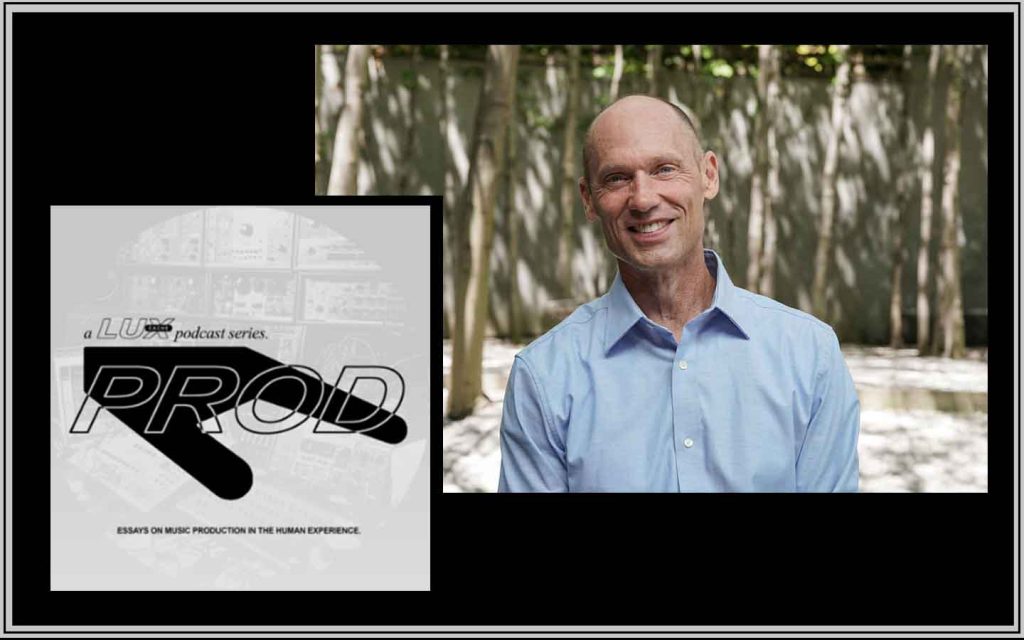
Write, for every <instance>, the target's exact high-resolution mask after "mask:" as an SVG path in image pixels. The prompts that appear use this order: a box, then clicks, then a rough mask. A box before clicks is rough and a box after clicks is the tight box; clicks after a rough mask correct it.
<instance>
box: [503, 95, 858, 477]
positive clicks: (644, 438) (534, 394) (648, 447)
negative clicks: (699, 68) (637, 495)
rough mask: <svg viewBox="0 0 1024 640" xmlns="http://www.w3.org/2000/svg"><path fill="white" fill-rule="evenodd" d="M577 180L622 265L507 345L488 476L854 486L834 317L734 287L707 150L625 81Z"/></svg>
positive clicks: (673, 112)
mask: <svg viewBox="0 0 1024 640" xmlns="http://www.w3.org/2000/svg"><path fill="white" fill-rule="evenodd" d="M583 159H584V177H583V178H581V179H580V183H579V188H580V195H581V196H582V198H583V204H584V210H585V212H586V216H587V219H588V220H590V221H591V222H594V223H599V224H600V225H601V229H602V231H603V233H604V238H605V242H606V244H607V245H608V249H609V250H610V251H611V252H612V254H614V255H615V257H616V259H617V261H618V265H619V273H618V275H617V276H616V278H615V282H614V283H613V284H612V287H611V290H610V291H609V292H608V293H607V294H606V295H604V296H602V297H601V298H599V299H597V300H595V301H593V302H590V303H588V304H585V305H583V306H581V307H580V308H579V309H577V310H576V311H574V312H573V313H572V315H570V316H569V317H568V318H566V319H565V320H564V321H563V322H561V323H560V324H559V325H558V326H556V327H554V328H553V329H551V331H549V332H548V333H546V334H544V335H543V336H541V337H540V338H538V339H537V340H536V341H534V342H533V343H532V344H530V345H529V346H528V347H526V348H525V349H524V350H523V351H522V352H520V353H519V354H518V355H517V356H516V358H515V362H514V364H513V367H512V372H511V374H510V377H509V381H508V387H507V389H506V394H505V403H504V409H503V414H502V424H501V454H502V463H501V475H500V478H499V486H498V490H499V491H595V492H596V491H642V492H655V491H658V492H662V491H673V492H674V491H704V492H707V491H819V492H820V491H835V492H850V491H856V490H857V486H858V478H859V472H858V458H857V437H858V432H859V422H860V403H859V401H858V399H857V394H856V391H855V389H854V386H853V381H852V379H851V378H850V373H849V371H848V369H847V367H846V363H845V361H844V360H843V356H842V353H841V352H840V350H839V341H838V340H837V339H836V335H835V332H834V331H833V330H832V328H831V327H829V326H828V325H827V324H825V323H823V322H821V321H819V320H817V319H815V318H814V317H812V316H810V315H808V314H806V313H803V312H801V311H798V310H796V309H791V308H790V307H787V306H785V305H783V304H781V303H779V302H776V301H774V300H771V299H770V298H766V297H764V296H760V295H757V294H754V293H751V292H749V291H745V290H743V289H740V288H739V287H737V286H735V285H734V284H733V283H732V281H731V280H730V279H729V275H728V273H726V270H725V265H724V264H723V263H722V260H721V258H720V257H719V256H718V254H717V253H715V252H714V251H710V250H706V249H705V248H704V241H703V236H704V203H705V201H707V200H711V199H712V198H714V197H715V196H716V195H717V194H718V162H719V161H718V158H717V157H716V156H715V154H714V153H713V152H711V151H703V149H702V147H701V144H700V141H699V139H698V137H697V134H696V131H695V129H694V127H693V125H692V123H691V122H690V121H689V119H688V118H687V117H686V115H685V114H684V113H683V111H682V110H681V109H679V108H678V107H676V106H674V105H672V104H670V103H668V102H665V101H663V100H659V99H656V98H650V97H646V96H628V97H625V98H622V99H620V100H618V101H617V102H615V103H613V104H612V105H610V106H609V107H608V108H606V109H605V110H604V111H603V112H601V113H600V114H599V115H598V116H597V118H595V120H594V122H593V123H592V124H591V126H590V129H589V131H588V132H587V136H586V140H585V142H584V150H583Z"/></svg>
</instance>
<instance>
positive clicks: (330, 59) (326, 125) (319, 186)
mask: <svg viewBox="0 0 1024 640" xmlns="http://www.w3.org/2000/svg"><path fill="white" fill-rule="evenodd" d="M316 52H317V60H316V70H317V82H318V85H319V91H318V92H317V97H318V104H317V132H318V135H317V154H318V155H319V162H318V163H317V166H316V184H315V186H314V188H315V190H316V194H317V195H323V194H325V193H327V180H328V177H329V176H330V173H331V155H332V151H333V148H332V147H333V144H334V131H335V127H336V126H337V124H338V113H339V112H340V111H341V105H342V99H343V96H342V93H341V67H340V66H339V65H338V55H337V54H336V53H335V52H334V48H333V47H331V46H320V45H318V46H317V47H316Z"/></svg>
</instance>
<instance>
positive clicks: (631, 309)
mask: <svg viewBox="0 0 1024 640" xmlns="http://www.w3.org/2000/svg"><path fill="white" fill-rule="evenodd" d="M704 264H705V265H707V268H708V271H711V272H713V273H715V274H716V275H715V295H714V297H713V298H712V299H711V307H710V308H711V309H712V310H717V311H718V312H719V313H720V314H721V315H722V316H723V317H724V318H726V319H727V320H728V321H729V322H730V323H732V325H733V326H734V327H736V329H737V331H739V333H740V334H741V335H742V336H743V337H744V338H745V339H747V340H749V339H750V336H749V334H748V333H747V332H746V331H745V330H744V329H743V325H744V324H747V318H746V317H745V313H744V309H743V307H742V306H741V305H740V304H739V300H738V299H737V295H736V294H737V291H738V287H736V286H735V285H734V284H733V283H732V280H731V279H730V278H729V274H728V272H726V270H725V265H724V264H723V263H722V258H721V257H720V256H719V255H718V254H717V253H715V252H714V251H712V250H710V249H705V250H704ZM644 318H646V316H645V315H644V312H643V311H642V310H641V309H640V306H639V305H637V303H636V301H635V300H633V296H631V295H630V294H629V290H627V289H626V285H625V284H624V283H623V282H622V274H621V273H616V274H615V281H614V282H613V283H612V287H611V290H609V292H608V323H607V325H606V328H605V342H604V346H605V351H606V352H607V351H609V350H611V348H612V347H614V346H615V345H616V344H617V343H618V341H619V340H621V339H622V336H624V335H626V332H627V331H629V330H630V329H632V328H633V325H635V324H636V323H637V322H638V321H639V320H641V319H644Z"/></svg>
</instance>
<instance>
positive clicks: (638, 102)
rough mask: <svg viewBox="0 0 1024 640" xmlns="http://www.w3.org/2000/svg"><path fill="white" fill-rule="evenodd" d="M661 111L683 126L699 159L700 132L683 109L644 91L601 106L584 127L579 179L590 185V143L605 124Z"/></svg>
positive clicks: (698, 160)
mask: <svg viewBox="0 0 1024 640" xmlns="http://www.w3.org/2000/svg"><path fill="white" fill-rule="evenodd" d="M664 114H671V116H672V118H671V120H672V121H673V122H674V123H676V124H678V126H681V127H683V129H684V130H685V132H686V139H687V141H688V142H689V143H690V146H692V152H693V155H694V157H695V158H696V159H697V162H698V163H700V160H701V158H702V157H703V155H704V148H703V146H702V145H701V143H700V136H698V135H697V127H695V126H694V124H693V121H692V120H690V117H689V116H687V115H686V112H685V111H683V110H682V109H680V108H679V107H678V106H676V105H674V104H672V103H671V102H669V101H668V100H663V99H661V98H654V97H651V96H645V95H632V96H624V97H622V98H619V99H618V100H616V101H615V102H613V103H611V104H610V105H608V106H607V107H605V108H604V109H603V110H602V111H601V113H599V114H597V117H596V118H594V121H593V122H591V123H590V127H588V128H587V133H586V136H585V137H584V138H583V179H584V180H585V181H586V184H587V187H588V188H589V187H590V175H591V170H592V167H591V163H593V162H594V143H595V141H596V139H597V138H598V137H600V136H603V135H607V134H608V132H607V130H606V128H607V127H614V126H615V123H616V120H617V119H618V118H621V117H626V118H646V119H650V118H652V117H661V116H663V115H664ZM602 121H604V122H602ZM609 121H610V122H609ZM669 126H671V125H669Z"/></svg>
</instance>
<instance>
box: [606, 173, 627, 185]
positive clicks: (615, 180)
mask: <svg viewBox="0 0 1024 640" xmlns="http://www.w3.org/2000/svg"><path fill="white" fill-rule="evenodd" d="M625 179H626V176H621V175H613V176H608V177H607V178H605V179H604V181H605V182H606V183H608V184H619V183H621V182H623V181H625Z"/></svg>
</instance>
